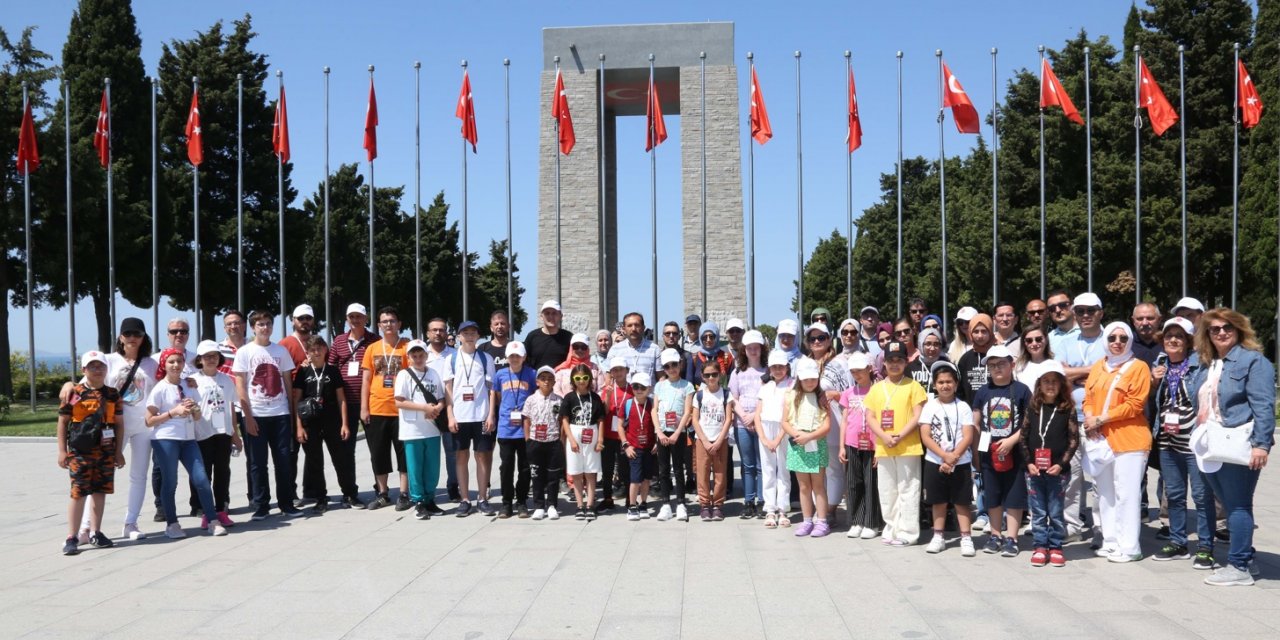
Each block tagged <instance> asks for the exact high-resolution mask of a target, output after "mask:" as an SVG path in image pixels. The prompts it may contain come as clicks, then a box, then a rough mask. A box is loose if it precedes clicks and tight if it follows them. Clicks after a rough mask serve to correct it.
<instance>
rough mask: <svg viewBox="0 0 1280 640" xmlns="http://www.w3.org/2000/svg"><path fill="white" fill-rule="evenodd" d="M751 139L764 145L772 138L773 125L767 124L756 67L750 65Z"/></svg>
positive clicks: (765, 109)
mask: <svg viewBox="0 0 1280 640" xmlns="http://www.w3.org/2000/svg"><path fill="white" fill-rule="evenodd" d="M751 137H752V138H755V140H756V142H759V143H760V144H764V143H766V142H768V141H769V139H770V138H772V137H773V125H771V124H769V109H768V108H767V107H765V106H764V94H763V93H761V92H760V79H759V78H757V77H756V66H755V65H754V64H753V65H751Z"/></svg>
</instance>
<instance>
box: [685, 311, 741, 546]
mask: <svg viewBox="0 0 1280 640" xmlns="http://www.w3.org/2000/svg"><path fill="white" fill-rule="evenodd" d="M708 324H711V323H708ZM702 367H703V369H702V389H700V390H698V392H697V393H696V394H694V401H693V428H694V430H695V431H696V432H697V434H698V437H697V440H696V444H695V445H694V446H695V447H697V449H696V451H695V455H696V459H695V462H694V464H695V465H696V471H695V473H696V475H697V477H698V505H699V506H700V507H701V514H700V516H701V518H702V520H703V522H706V521H707V520H717V521H718V520H724V512H723V511H722V509H723V507H724V497H725V493H726V487H725V466H726V465H728V464H729V455H728V454H729V437H728V436H729V425H730V424H731V423H732V421H733V413H732V409H733V399H732V398H731V397H729V392H728V390H726V389H724V388H722V387H721V386H720V365H719V364H718V363H716V362H714V361H710V360H708V361H705V362H703V363H702ZM708 473H711V474H714V475H715V478H714V484H715V490H714V492H713V491H712V488H711V483H712V478H709V477H708Z"/></svg>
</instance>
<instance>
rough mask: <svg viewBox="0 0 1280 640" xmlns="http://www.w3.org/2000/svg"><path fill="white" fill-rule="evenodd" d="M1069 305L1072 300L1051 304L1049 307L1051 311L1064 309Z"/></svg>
mask: <svg viewBox="0 0 1280 640" xmlns="http://www.w3.org/2000/svg"><path fill="white" fill-rule="evenodd" d="M1069 306H1071V303H1070V302H1059V303H1057V304H1051V305H1049V307H1048V309H1049V310H1050V311H1062V310H1063V309H1066V308H1067V307H1069Z"/></svg>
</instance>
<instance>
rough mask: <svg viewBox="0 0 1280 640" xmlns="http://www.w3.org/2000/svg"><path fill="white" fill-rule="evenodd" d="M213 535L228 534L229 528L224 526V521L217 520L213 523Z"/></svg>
mask: <svg viewBox="0 0 1280 640" xmlns="http://www.w3.org/2000/svg"><path fill="white" fill-rule="evenodd" d="M213 535H215V536H225V535H227V528H226V527H224V526H222V523H220V522H215V523H214V524H213Z"/></svg>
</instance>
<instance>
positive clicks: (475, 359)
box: [441, 320, 497, 518]
mask: <svg viewBox="0 0 1280 640" xmlns="http://www.w3.org/2000/svg"><path fill="white" fill-rule="evenodd" d="M479 339H480V328H479V327H478V326H476V323H474V322H472V321H470V320H466V321H464V322H463V323H462V324H460V325H458V351H457V353H455V354H454V355H452V356H450V358H449V363H448V364H447V365H446V366H445V368H444V375H443V376H441V378H442V379H443V380H444V384H445V386H446V387H447V388H448V389H449V398H450V399H451V400H452V402H451V403H450V404H449V405H448V411H449V432H450V433H452V434H453V444H454V446H455V447H456V448H457V458H456V460H457V468H458V489H459V491H461V498H462V501H461V502H460V503H459V504H458V513H457V516H458V517H459V518H465V517H467V516H469V515H471V502H470V501H469V500H467V476H468V470H467V465H468V463H469V462H470V456H471V450H472V448H473V446H474V449H475V452H476V503H477V505H478V507H479V511H480V513H482V514H484V515H487V516H491V515H493V514H494V510H493V507H491V506H489V476H490V469H492V467H493V445H494V444H495V443H496V441H497V432H496V431H495V429H494V425H495V422H496V420H495V418H496V417H497V416H496V413H497V407H496V403H493V402H490V401H489V400H490V398H489V396H490V392H491V391H492V389H493V374H494V370H493V359H492V358H490V357H489V355H488V354H486V353H484V352H482V351H479V350H477V349H476V341H477V340H479Z"/></svg>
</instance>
